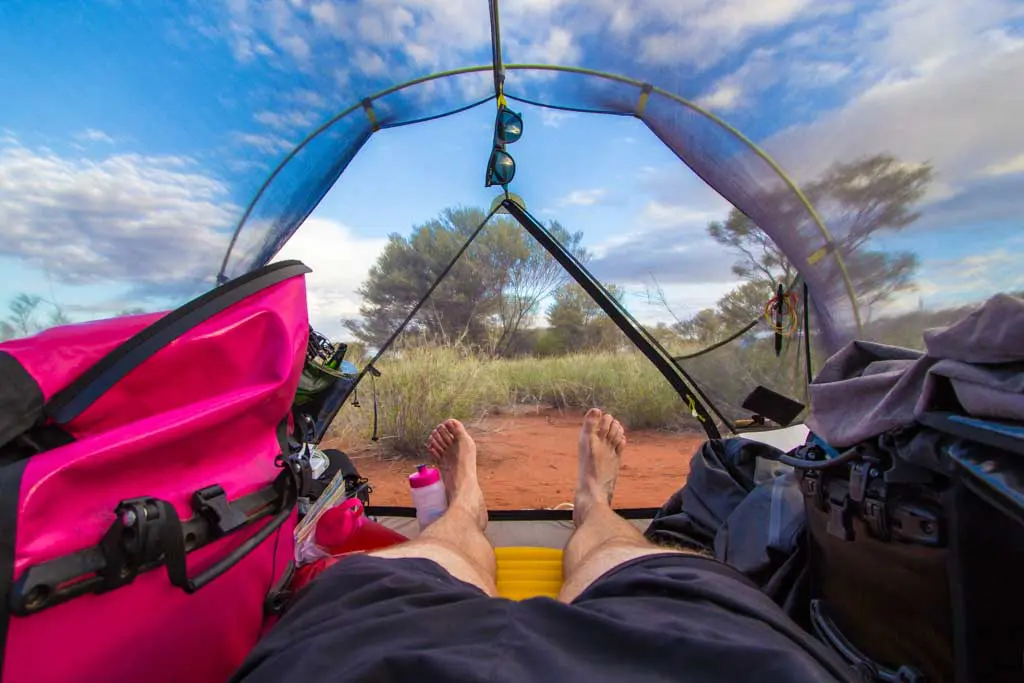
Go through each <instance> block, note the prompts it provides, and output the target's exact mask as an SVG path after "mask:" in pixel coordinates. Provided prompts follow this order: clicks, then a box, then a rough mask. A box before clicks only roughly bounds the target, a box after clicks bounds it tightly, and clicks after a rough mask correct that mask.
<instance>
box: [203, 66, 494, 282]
mask: <svg viewBox="0 0 1024 683" xmlns="http://www.w3.org/2000/svg"><path fill="white" fill-rule="evenodd" d="M490 68H491V67H489V66H471V67H466V68H463V69H452V70H451V71H440V72H438V73H434V74H429V75H427V76H421V77H419V78H414V79H413V80H411V81H407V82H405V83H400V84H398V85H395V86H392V87H390V88H387V89H385V90H381V91H380V92H378V93H375V94H374V95H371V96H370V97H367V98H366V99H363V100H360V101H359V102H356V103H355V104H353V105H352V106H350V107H348V108H347V109H343V110H342V111H341V112H340V113H338V114H335V115H334V116H332V117H331V118H329V119H327V121H325V122H324V123H322V124H320V125H319V126H317V127H316V128H315V129H314V130H313V131H312V132H311V133H310V134H309V135H307V136H306V137H304V138H303V139H302V141H301V142H299V144H297V145H296V146H295V148H294V149H293V150H292V151H290V152H288V154H286V155H285V157H284V158H283V159H281V161H280V162H278V164H277V166H275V167H274V170H273V171H271V172H270V175H268V176H267V179H266V180H264V181H263V184H262V185H260V189H259V190H257V191H256V194H255V195H253V198H252V201H250V202H249V205H248V206H247V207H246V208H245V212H244V213H243V214H242V217H241V218H239V219H238V224H237V225H235V230H234V232H232V233H231V241H230V242H229V243H228V248H227V251H226V252H225V253H224V259H223V260H222V261H221V264H220V272H218V273H217V284H222V283H223V282H224V281H225V280H226V276H225V271H226V270H227V268H228V261H230V260H231V252H232V251H233V250H234V248H235V244H236V243H237V242H238V235H239V234H241V232H242V228H243V227H244V226H245V222H246V221H247V220H249V216H251V215H252V212H253V210H254V209H255V208H256V204H258V203H259V201H260V199H262V197H263V194H264V193H265V192H266V191H267V188H268V187H270V184H271V183H272V182H274V179H275V178H277V176H278V175H279V174H280V173H281V171H283V170H284V167H285V166H287V165H288V162H290V161H291V160H292V159H294V158H295V157H296V156H297V155H298V153H299V152H301V151H302V150H303V149H305V148H306V145H308V144H309V143H310V142H312V141H313V140H314V139H315V138H316V137H317V136H319V135H320V134H321V133H323V132H324V131H325V130H327V129H328V128H330V127H331V126H333V125H334V124H335V123H337V122H338V121H340V120H342V119H343V118H345V117H346V116H348V115H349V114H351V113H352V112H354V111H356V110H357V109H363V108H364V107H365V106H366V104H367V103H372V102H373V101H374V100H378V99H380V98H382V97H386V96H388V95H391V94H392V93H396V92H398V91H399V90H404V89H405V88H411V87H413V86H414V85H419V84H420V83H426V82H428V81H435V80H437V79H439V78H448V77H449V76H459V75H462V74H468V73H477V72H480V71H488V70H489V69H490ZM489 99H490V98H487V99H485V100H482V101H481V102H478V103H477V104H482V103H483V102H486V101H487V100H489ZM464 110H465V107H460V108H458V109H455V110H452V111H450V112H446V114H454V113H457V112H459V111H464ZM433 118H440V117H433ZM410 123H414V122H412V121H410Z"/></svg>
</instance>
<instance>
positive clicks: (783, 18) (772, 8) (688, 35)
mask: <svg viewBox="0 0 1024 683" xmlns="http://www.w3.org/2000/svg"><path fill="white" fill-rule="evenodd" d="M658 5H660V6H658ZM641 6H642V7H643V10H642V14H643V16H644V20H643V23H644V24H645V25H647V26H651V27H653V26H654V25H657V24H659V23H660V28H659V30H657V31H656V32H652V33H651V34H650V35H648V36H647V37H646V38H644V39H642V40H641V42H640V54H639V56H640V58H641V59H642V60H643V61H646V62H650V63H652V64H663V65H675V64H678V63H679V62H685V63H688V64H691V65H693V66H696V67H697V68H698V69H704V68H707V67H710V66H712V65H714V64H716V63H717V62H719V61H720V60H721V59H722V58H723V57H724V56H726V55H727V54H729V53H730V52H733V51H735V50H737V49H738V48H740V47H741V46H742V45H743V44H744V43H745V42H746V40H747V39H749V38H750V37H751V36H753V35H756V34H758V33H760V32H764V31H766V30H769V29H775V28H778V27H780V26H785V25H787V24H790V23H791V22H793V21H795V20H797V19H799V18H800V17H801V16H803V15H805V14H808V13H813V12H814V11H820V10H815V8H814V7H813V3H811V2H810V0H774V1H773V2H765V1H763V0H721V1H719V2H681V3H649V4H648V3H644V4H642V5H641Z"/></svg>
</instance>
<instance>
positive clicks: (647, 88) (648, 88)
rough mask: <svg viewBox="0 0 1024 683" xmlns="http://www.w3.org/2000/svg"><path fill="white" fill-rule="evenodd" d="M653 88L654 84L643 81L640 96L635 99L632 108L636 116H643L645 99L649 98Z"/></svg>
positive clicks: (645, 104)
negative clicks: (634, 106)
mask: <svg viewBox="0 0 1024 683" xmlns="http://www.w3.org/2000/svg"><path fill="white" fill-rule="evenodd" d="M653 90H654V86H653V85H651V84H650V83H644V85H643V87H642V88H640V98H639V99H638V100H637V101H636V109H635V110H633V113H634V114H635V115H636V117H637V118H640V119H642V118H643V117H644V110H645V109H647V100H649V99H650V98H651V92H652V91H653Z"/></svg>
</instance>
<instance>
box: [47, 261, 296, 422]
mask: <svg viewBox="0 0 1024 683" xmlns="http://www.w3.org/2000/svg"><path fill="white" fill-rule="evenodd" d="M309 272H311V271H310V269H309V268H308V267H306V266H305V265H304V264H303V263H302V262H300V261H282V262H280V263H274V264H271V265H269V266H267V267H265V268H260V269H259V270H254V271H252V272H251V273H247V274H245V275H243V276H242V277H239V278H236V279H234V280H232V281H231V282H228V283H227V284H225V285H223V286H221V287H218V288H216V289H213V290H211V291H209V292H207V293H206V294H204V295H202V296H200V297H198V298H196V299H193V300H192V301H190V302H189V303H187V304H185V305H184V306H182V307H181V308H179V309H177V310H175V311H172V312H171V313H169V314H167V315H165V316H164V317H163V318H161V319H160V320H158V321H156V322H155V323H153V324H152V325H150V326H149V327H147V328H146V329H144V330H142V331H141V332H139V333H138V334H136V335H135V336H133V337H132V338H131V339H128V340H127V341H125V342H124V343H122V344H121V345H120V346H118V347H117V348H116V349H114V350H113V351H111V352H110V353H108V354H107V355H106V356H104V357H103V358H101V359H100V360H99V361H98V362H97V363H95V364H94V365H93V366H92V367H90V368H89V369H88V370H87V371H85V373H83V374H82V375H81V376H80V377H79V378H78V379H76V380H75V381H74V382H72V383H71V384H69V385H68V386H67V387H65V388H64V389H62V390H61V391H59V392H57V394H56V395H55V396H54V397H53V398H52V399H50V401H49V402H48V403H47V404H46V407H45V409H44V410H45V412H46V415H47V416H48V417H49V418H50V419H51V420H52V421H53V422H56V423H57V424H67V423H68V422H70V421H72V420H74V419H75V418H76V417H78V416H79V415H81V414H82V412H83V411H85V410H86V409H87V408H88V407H89V406H91V405H92V404H93V403H94V402H95V401H96V400H97V399H98V398H99V397H100V396H102V395H103V394H104V393H106V392H107V391H109V390H110V388H111V387H113V386H114V385H115V384H116V383H117V382H118V381H120V380H121V379H122V378H123V377H124V376H125V375H127V374H128V373H129V372H131V371H132V370H134V369H135V368H137V367H138V366H139V365H141V364H142V362H143V361H145V360H146V359H148V358H150V357H152V356H153V354H155V353H156V352H157V351H159V350H160V349H162V348H164V347H165V346H167V345H168V344H170V343H171V342H173V341H174V340H175V339H178V338H179V337H181V336H182V335H183V334H185V333H186V332H188V331H189V330H191V329H193V328H195V327H196V326H198V325H200V324H201V323H203V322H205V321H207V320H209V319H210V318H212V317H213V316H215V315H217V314H218V313H221V312H222V311H224V310H226V309H228V308H230V307H231V306H234V305H235V304H237V303H238V302H240V301H242V300H243V299H246V298H247V297H250V296H252V295H253V294H256V293H257V292H259V291H262V290H264V289H266V288H268V287H271V286H273V285H276V284H278V283H279V282H283V281H285V280H288V279H290V278H293V277H296V276H299V275H303V274H305V273H309Z"/></svg>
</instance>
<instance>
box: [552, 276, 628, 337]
mask: <svg viewBox="0 0 1024 683" xmlns="http://www.w3.org/2000/svg"><path fill="white" fill-rule="evenodd" d="M607 289H608V292H609V294H611V295H612V296H613V297H614V298H615V299H617V300H621V299H622V296H623V292H622V290H621V289H619V288H618V287H616V286H615V285H608V287H607ZM553 299H554V301H553V302H552V304H551V305H550V306H549V307H548V310H547V319H548V326H549V328H550V335H551V339H550V340H549V342H548V343H549V348H550V350H551V351H554V352H558V353H568V352H571V351H611V350H614V349H615V348H616V347H618V346H619V344H620V343H621V341H622V336H621V332H620V331H619V329H618V328H617V327H616V326H615V323H614V322H612V320H611V318H609V317H608V316H607V315H606V314H605V312H604V311H603V310H602V309H601V307H600V306H598V305H597V302H596V301H594V300H593V299H592V298H591V297H590V295H589V294H587V293H586V292H585V291H584V290H583V288H582V287H580V286H579V285H578V284H576V283H575V282H570V283H567V284H565V285H562V286H561V287H560V288H558V289H557V290H556V291H555V293H554V296H553Z"/></svg>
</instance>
